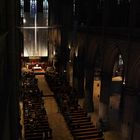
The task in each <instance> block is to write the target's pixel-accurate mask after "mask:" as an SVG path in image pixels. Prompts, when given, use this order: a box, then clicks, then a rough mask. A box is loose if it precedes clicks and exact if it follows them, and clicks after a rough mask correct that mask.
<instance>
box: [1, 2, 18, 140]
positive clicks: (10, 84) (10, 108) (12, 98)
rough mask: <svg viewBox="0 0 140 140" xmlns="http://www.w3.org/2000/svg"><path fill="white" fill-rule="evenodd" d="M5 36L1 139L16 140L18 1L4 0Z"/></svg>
mask: <svg viewBox="0 0 140 140" xmlns="http://www.w3.org/2000/svg"><path fill="white" fill-rule="evenodd" d="M5 2H6V6H7V7H6V9H5V10H7V11H6V17H7V20H6V22H7V24H6V29H7V32H8V34H7V37H6V46H5V47H6V58H5V71H4V75H5V77H4V82H5V85H6V87H5V92H4V93H3V101H5V102H4V109H5V110H4V112H5V116H4V117H5V118H4V119H5V120H4V122H3V133H2V139H3V140H18V131H19V129H18V115H19V114H18V94H19V83H20V81H19V74H20V68H19V65H20V49H19V48H20V44H19V38H18V37H19V32H18V29H17V27H18V26H19V24H18V22H19V14H20V13H19V9H18V8H19V1H18V0H17V1H16V0H15V1H13V0H6V1H5Z"/></svg>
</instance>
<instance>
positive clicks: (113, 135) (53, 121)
mask: <svg viewBox="0 0 140 140" xmlns="http://www.w3.org/2000/svg"><path fill="white" fill-rule="evenodd" d="M36 77H37V78H38V85H39V88H40V90H43V94H44V95H45V96H44V97H43V98H44V104H45V109H46V111H47V114H48V121H49V124H50V127H51V128H52V136H53V138H52V140H73V137H72V136H71V134H70V131H69V130H68V128H67V124H66V122H65V120H64V118H63V116H62V115H61V113H58V107H57V103H56V102H55V99H54V97H53V93H52V92H51V91H50V89H49V87H48V84H47V82H46V81H45V78H44V76H43V75H37V76H36ZM96 90H97V92H99V91H98V90H99V89H96ZM95 100H98V98H96V99H95ZM83 102H84V99H79V104H80V105H81V106H83ZM96 105H97V106H98V102H96ZM21 109H22V105H21ZM21 114H22V113H21ZM88 115H90V116H91V120H92V122H93V123H94V124H96V122H97V120H98V111H95V112H94V113H90V114H88ZM21 121H23V120H22V119H21ZM23 133H24V132H23ZM104 137H105V140H124V139H123V138H121V136H120V133H119V132H118V133H117V132H116V131H108V132H105V133H104Z"/></svg>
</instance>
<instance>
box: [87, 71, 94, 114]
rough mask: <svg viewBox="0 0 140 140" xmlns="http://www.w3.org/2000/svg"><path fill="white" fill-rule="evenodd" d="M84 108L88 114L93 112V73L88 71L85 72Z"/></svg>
mask: <svg viewBox="0 0 140 140" xmlns="http://www.w3.org/2000/svg"><path fill="white" fill-rule="evenodd" d="M85 73H86V74H85V78H86V83H85V108H86V111H87V112H88V113H90V112H93V111H94V104H93V72H92V71H90V70H86V72H85Z"/></svg>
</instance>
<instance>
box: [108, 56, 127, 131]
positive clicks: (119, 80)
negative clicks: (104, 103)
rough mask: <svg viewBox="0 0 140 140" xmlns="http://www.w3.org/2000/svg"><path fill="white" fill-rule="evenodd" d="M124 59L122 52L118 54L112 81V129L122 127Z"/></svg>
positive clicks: (110, 107)
mask: <svg viewBox="0 0 140 140" xmlns="http://www.w3.org/2000/svg"><path fill="white" fill-rule="evenodd" d="M124 79H125V78H124V61H123V57H122V55H121V54H118V55H117V56H116V59H115V62H114V66H113V72H112V83H111V95H110V103H109V119H110V127H111V128H112V130H115V131H119V130H120V127H121V121H120V103H121V102H120V101H121V96H122V87H123V84H125V83H124V82H125V81H124Z"/></svg>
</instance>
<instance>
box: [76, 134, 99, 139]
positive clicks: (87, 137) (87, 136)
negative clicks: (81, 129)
mask: <svg viewBox="0 0 140 140" xmlns="http://www.w3.org/2000/svg"><path fill="white" fill-rule="evenodd" d="M89 138H101V136H100V135H99V134H88V135H80V136H75V137H74V140H85V139H89Z"/></svg>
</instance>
